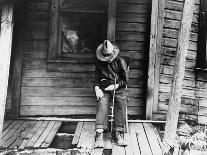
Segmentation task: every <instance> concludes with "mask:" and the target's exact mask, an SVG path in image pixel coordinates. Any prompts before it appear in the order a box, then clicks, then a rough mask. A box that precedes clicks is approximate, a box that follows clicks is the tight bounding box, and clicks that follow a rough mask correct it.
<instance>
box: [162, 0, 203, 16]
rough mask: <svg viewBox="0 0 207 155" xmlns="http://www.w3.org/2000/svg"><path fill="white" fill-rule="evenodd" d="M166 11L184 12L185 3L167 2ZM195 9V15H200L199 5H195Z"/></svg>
mask: <svg viewBox="0 0 207 155" xmlns="http://www.w3.org/2000/svg"><path fill="white" fill-rule="evenodd" d="M166 9H169V10H174V11H180V12H182V11H183V3H179V2H176V1H167V2H166ZM193 9H194V13H195V14H198V13H199V5H194V8H193Z"/></svg>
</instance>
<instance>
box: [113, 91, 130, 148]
mask: <svg viewBox="0 0 207 155" xmlns="http://www.w3.org/2000/svg"><path fill="white" fill-rule="evenodd" d="M127 98H128V95H127V92H126V90H117V92H116V96H115V104H114V131H115V136H116V140H117V144H118V145H120V146H126V145H127V143H126V142H125V141H124V132H125V124H126V106H127Z"/></svg>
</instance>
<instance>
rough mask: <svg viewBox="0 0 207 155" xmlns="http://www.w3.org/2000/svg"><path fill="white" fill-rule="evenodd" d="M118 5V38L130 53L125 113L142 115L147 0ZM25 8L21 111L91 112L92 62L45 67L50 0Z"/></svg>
mask: <svg viewBox="0 0 207 155" xmlns="http://www.w3.org/2000/svg"><path fill="white" fill-rule="evenodd" d="M117 7H118V8H117V27H116V29H117V31H116V38H117V41H118V44H119V45H120V48H121V50H122V51H121V55H130V56H131V57H133V62H132V64H131V66H130V81H129V89H128V90H129V97H130V102H129V105H128V106H129V107H128V110H129V114H132V115H142V114H144V112H145V104H144V103H145V100H144V98H145V90H144V88H145V83H146V80H147V79H146V78H145V74H146V73H145V72H147V71H146V69H145V68H146V67H145V66H147V63H146V61H145V59H146V57H147V53H148V52H147V50H146V36H147V28H146V26H147V25H149V23H148V19H147V18H148V15H149V11H150V0H130V1H127V0H125V1H124V0H120V1H118V6H117ZM25 9H26V12H27V13H26V17H25V33H24V47H23V64H22V68H23V69H22V85H21V103H20V115H21V116H26V115H74V114H75V115H77V114H95V112H96V100H95V96H94V95H95V94H94V91H93V88H92V84H93V79H94V62H93V61H90V62H89V61H85V62H84V61H83V62H82V63H79V62H77V61H76V60H75V59H74V60H73V61H71V62H70V63H68V62H61V63H53V64H50V65H49V66H47V52H48V24H49V13H50V6H49V1H47V0H42V1H40V0H30V1H28V2H27V5H26V8H25ZM62 66H64V70H63V69H62ZM48 67H49V68H48ZM48 69H49V70H48Z"/></svg>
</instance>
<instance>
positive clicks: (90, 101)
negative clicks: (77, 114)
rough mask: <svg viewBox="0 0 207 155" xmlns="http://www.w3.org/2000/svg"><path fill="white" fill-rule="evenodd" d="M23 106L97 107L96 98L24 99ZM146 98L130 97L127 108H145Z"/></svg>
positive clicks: (29, 97) (22, 99) (22, 100)
mask: <svg viewBox="0 0 207 155" xmlns="http://www.w3.org/2000/svg"><path fill="white" fill-rule="evenodd" d="M21 105H42V106H43V105H44V106H55V105H62V106H64V105H66V106H67V105H72V106H75V105H77V106H81V105H85V106H86V105H88V106H91V105H97V103H96V98H95V97H94V96H91V97H70V96H69V97H31V96H28V97H22V98H21ZM144 105H145V102H144V98H141V97H139V98H134V97H130V101H129V102H128V104H127V106H128V107H130V106H137V107H141V106H144Z"/></svg>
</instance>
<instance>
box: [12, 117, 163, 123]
mask: <svg viewBox="0 0 207 155" xmlns="http://www.w3.org/2000/svg"><path fill="white" fill-rule="evenodd" d="M13 119H15V120H36V121H63V122H95V121H96V119H92V118H91V119H90V118H84V119H74V118H61V117H19V118H13ZM128 123H165V121H152V120H128Z"/></svg>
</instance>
